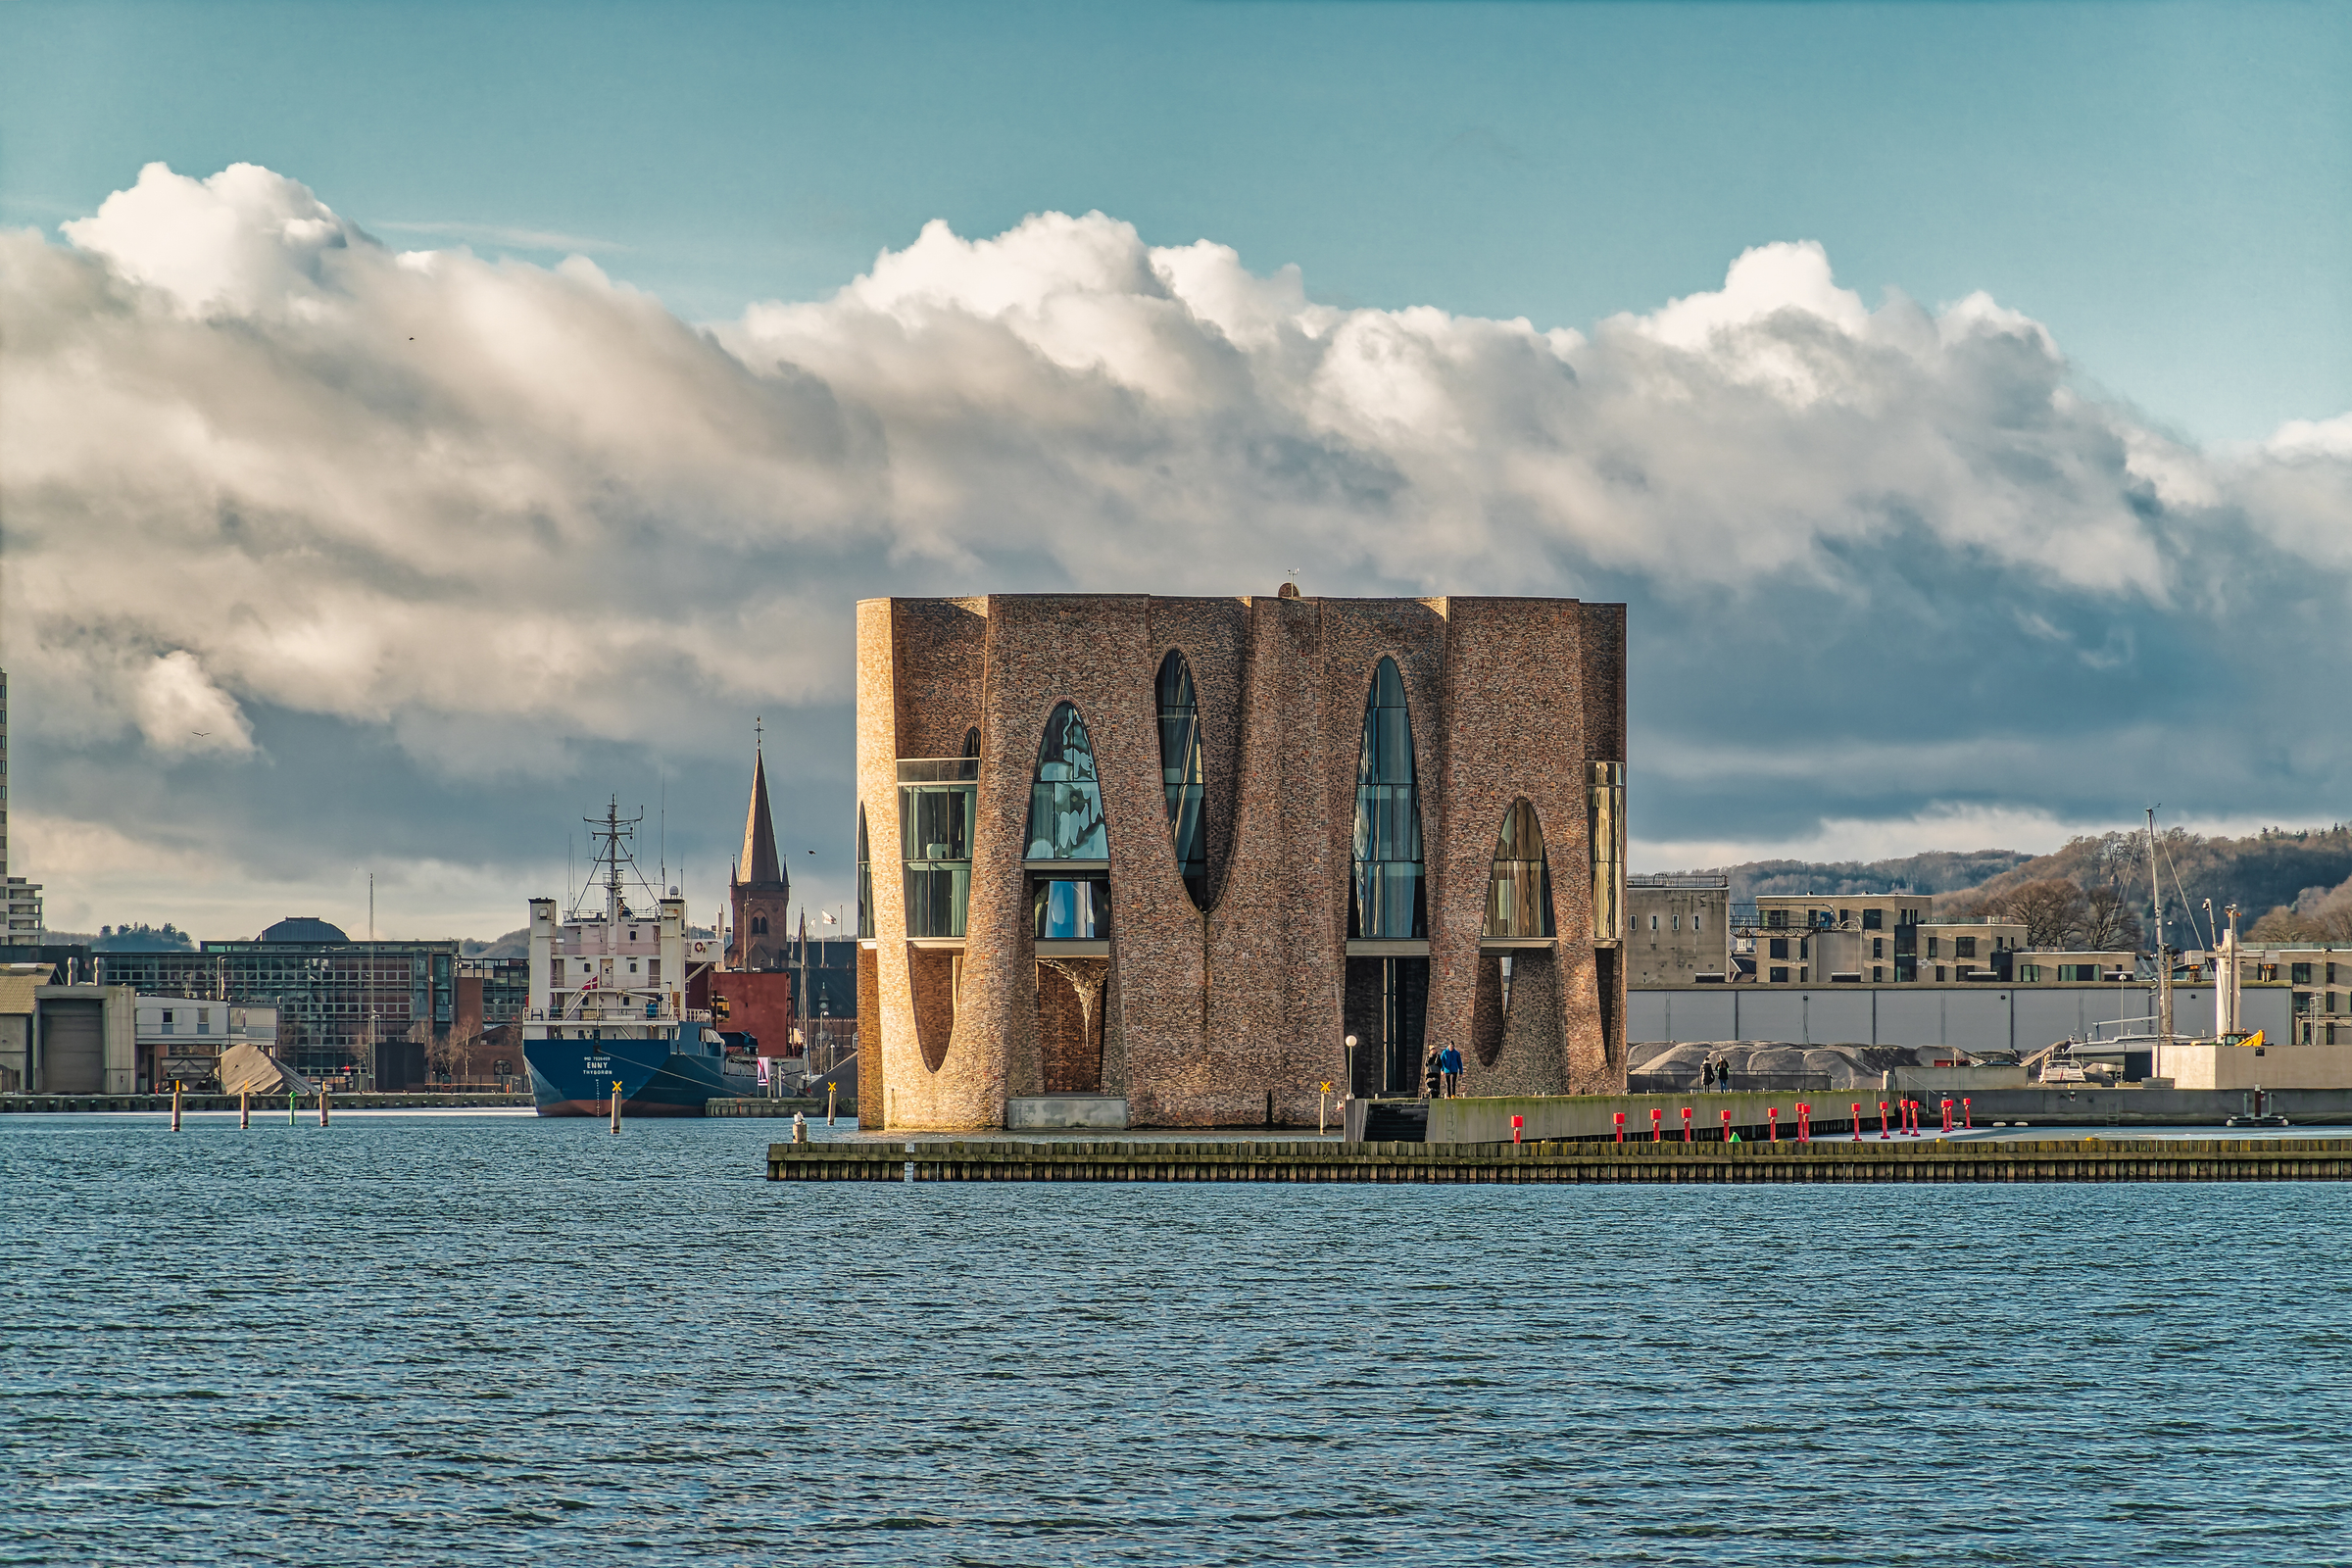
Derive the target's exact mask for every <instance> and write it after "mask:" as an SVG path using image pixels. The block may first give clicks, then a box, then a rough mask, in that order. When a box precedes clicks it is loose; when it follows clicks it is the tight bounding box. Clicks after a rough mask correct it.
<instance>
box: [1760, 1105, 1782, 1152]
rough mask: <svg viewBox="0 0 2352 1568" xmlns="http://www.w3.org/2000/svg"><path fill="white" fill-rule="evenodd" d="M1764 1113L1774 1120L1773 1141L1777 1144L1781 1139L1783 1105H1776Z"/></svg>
mask: <svg viewBox="0 0 2352 1568" xmlns="http://www.w3.org/2000/svg"><path fill="white" fill-rule="evenodd" d="M1764 1114H1765V1116H1766V1117H1767V1118H1768V1119H1769V1120H1770V1121H1771V1122H1772V1141H1773V1142H1774V1143H1776V1144H1777V1143H1779V1142H1780V1141H1781V1107H1780V1106H1778V1105H1775V1106H1773V1107H1772V1108H1771V1109H1769V1110H1767V1111H1765V1112H1764Z"/></svg>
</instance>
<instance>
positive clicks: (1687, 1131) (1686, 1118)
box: [1683, 1105, 1691, 1144]
mask: <svg viewBox="0 0 2352 1568" xmlns="http://www.w3.org/2000/svg"><path fill="white" fill-rule="evenodd" d="M1690 1141H1691V1107H1690V1106H1689V1105H1685V1106H1684V1107H1683V1142H1684V1143H1686V1144H1687V1143H1689V1142H1690Z"/></svg>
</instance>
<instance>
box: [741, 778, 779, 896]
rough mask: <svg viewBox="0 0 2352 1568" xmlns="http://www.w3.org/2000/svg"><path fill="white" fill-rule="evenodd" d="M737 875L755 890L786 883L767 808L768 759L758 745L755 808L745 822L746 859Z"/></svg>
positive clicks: (753, 801) (772, 822) (772, 820)
mask: <svg viewBox="0 0 2352 1568" xmlns="http://www.w3.org/2000/svg"><path fill="white" fill-rule="evenodd" d="M738 874H739V875H740V876H741V877H742V878H743V880H744V881H745V882H747V883H749V884H751V885H753V886H758V885H760V884H761V883H768V884H775V883H781V882H783V881H784V867H783V865H782V864H781V863H780V862H779V861H778V859H777V857H776V828H775V821H774V818H773V817H772V816H771V815H770V813H769V811H768V806H767V758H766V755H765V751H764V749H763V748H762V747H760V745H758V744H755V746H754V748H753V751H752V806H751V810H750V811H749V812H748V813H747V814H746V815H745V817H744V820H743V859H742V861H741V870H740V871H739V873H738Z"/></svg>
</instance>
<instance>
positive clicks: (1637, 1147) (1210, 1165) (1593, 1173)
mask: <svg viewBox="0 0 2352 1568" xmlns="http://www.w3.org/2000/svg"><path fill="white" fill-rule="evenodd" d="M767 1175H768V1179H769V1180H770V1181H793V1182H1577V1183H1586V1182H1748V1183H1753V1182H2249V1181H2346V1180H2352V1138H2210V1139H2177V1138H2165V1139H2158V1138H2101V1137H2092V1138H2080V1139H2067V1140H2063V1141H2059V1140H2045V1141H2036V1142H2007V1141H1995V1140H1989V1139H1987V1140H1943V1139H1936V1138H1916V1139H1899V1140H1887V1141H1884V1142H1882V1141H1880V1140H1878V1139H1865V1140H1863V1141H1862V1142H1860V1143H1856V1142H1853V1141H1851V1140H1838V1141H1834V1142H1833V1141H1826V1140H1815V1141H1814V1142H1812V1143H1809V1144H1799V1143H1796V1142H1794V1141H1793V1140H1785V1141H1783V1142H1781V1143H1777V1144H1775V1143H1765V1144H1748V1143H1740V1144H1723V1143H1712V1144H1708V1143H1698V1144H1678V1143H1663V1144H1654V1143H1629V1144H1613V1143H1544V1144H1517V1145H1514V1144H1406V1143H1394V1144H1392V1143H1362V1144H1344V1143H1341V1142H1339V1141H1338V1140H1336V1139H1324V1140H1321V1141H1316V1140H1313V1139H1307V1140H1288V1141H1283V1142H1248V1143H1244V1142H1229V1143H1156V1142H1155V1143H1145V1142H1140V1141H1128V1140H1121V1141H1116V1142H1080V1141H1075V1140H1054V1141H1046V1140H1033V1141H1004V1140H1000V1141H993V1142H988V1143H952V1142H944V1141H923V1140H915V1141H911V1142H895V1143H883V1142H868V1141H859V1142H857V1143H831V1144H770V1145H769V1146H768V1149H767Z"/></svg>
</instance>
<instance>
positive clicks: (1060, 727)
mask: <svg viewBox="0 0 2352 1568" xmlns="http://www.w3.org/2000/svg"><path fill="white" fill-rule="evenodd" d="M1023 858H1025V859H1031V860H1107V859H1108V858H1110V837H1109V835H1108V834H1107V833H1106V832H1105V831H1104V829H1103V786H1102V785H1101V784H1099V783H1098V782H1096V779H1095V743H1094V742H1093V741H1091V740H1089V739H1087V735H1086V720H1084V719H1082V718H1080V717H1079V716H1078V710H1077V709H1075V708H1073V707H1071V706H1070V705H1069V704H1068V703H1061V704H1057V705H1056V706H1055V707H1054V716H1053V717H1051V718H1049V719H1047V720H1046V738H1045V740H1044V741H1043V742H1042V743H1041V744H1040V745H1039V746H1038V749H1037V782H1036V783H1034V784H1032V785H1030V786H1029V851H1028V854H1027V855H1026V856H1024V857H1023Z"/></svg>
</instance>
